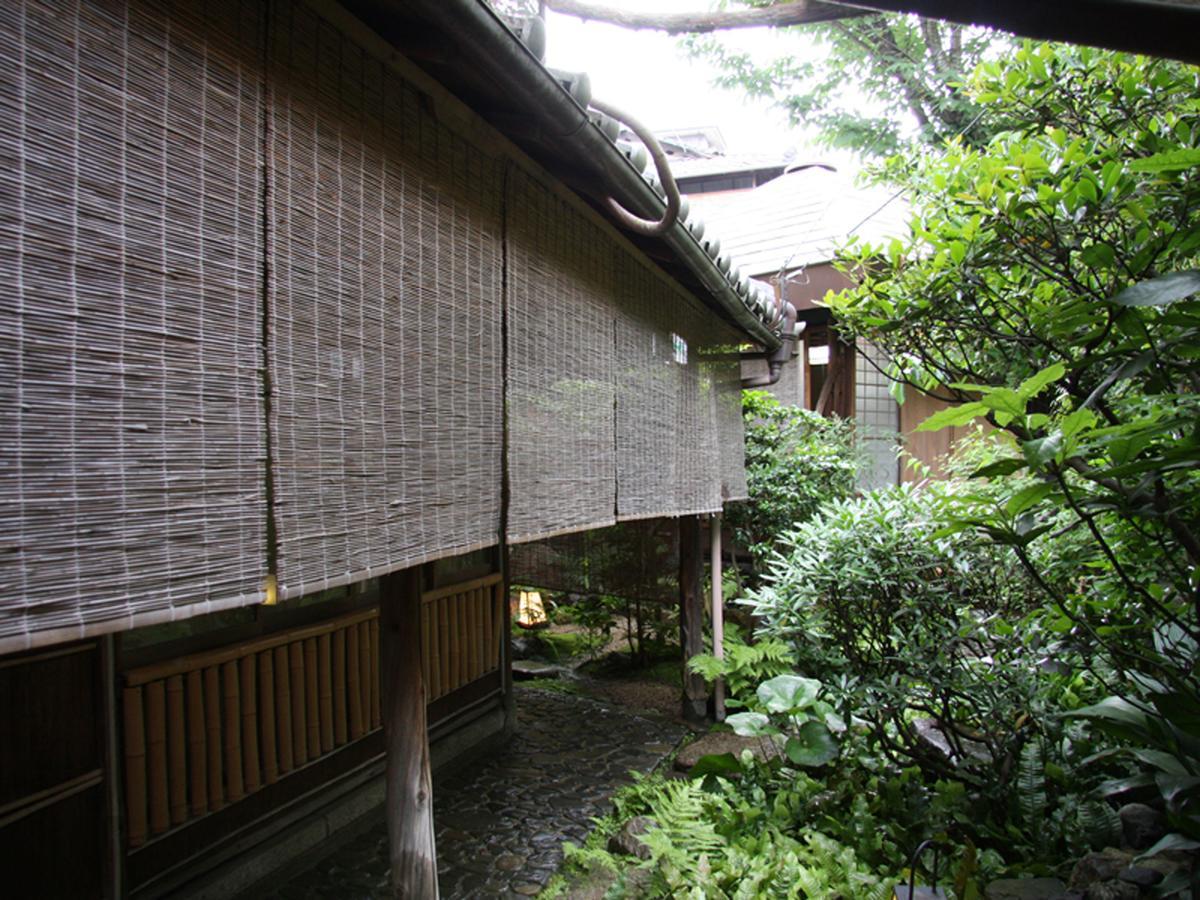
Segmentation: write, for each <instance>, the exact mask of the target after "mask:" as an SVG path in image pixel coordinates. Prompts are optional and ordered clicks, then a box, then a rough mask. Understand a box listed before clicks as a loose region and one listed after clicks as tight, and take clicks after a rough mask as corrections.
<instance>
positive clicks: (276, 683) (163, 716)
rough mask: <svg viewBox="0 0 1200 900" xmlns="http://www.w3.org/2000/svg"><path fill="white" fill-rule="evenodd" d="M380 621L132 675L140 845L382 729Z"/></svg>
mask: <svg viewBox="0 0 1200 900" xmlns="http://www.w3.org/2000/svg"><path fill="white" fill-rule="evenodd" d="M377 618H378V611H377V610H374V609H371V610H364V611H362V612H356V613H352V614H349V615H345V616H341V617H339V618H336V619H333V620H331V621H328V622H323V623H320V624H317V625H310V626H305V627H302V628H294V629H291V630H288V631H283V632H280V633H278V634H274V635H270V636H268V637H264V638H261V639H259V640H255V641H251V642H248V643H245V644H241V645H237V646H232V647H224V648H221V649H218V650H213V651H209V652H205V653H197V654H193V655H191V656H186V657H182V658H180V659H174V660H170V661H168V662H164V663H156V664H153V665H149V666H143V667H141V668H138V669H132V670H129V671H127V672H125V673H124V676H123V679H124V685H125V687H124V689H123V691H122V697H123V701H124V713H123V721H124V744H125V757H124V765H125V805H126V810H127V813H126V814H127V816H128V822H129V828H128V841H129V846H130V848H131V849H136V848H137V847H140V846H142V845H144V844H145V843H146V842H147V841H149V840H151V839H153V838H156V837H158V836H160V835H162V834H164V833H166V832H168V831H170V830H172V829H174V828H178V827H180V826H183V825H186V824H187V823H188V822H190V821H193V820H194V819H197V818H199V817H201V816H204V815H207V814H208V813H210V812H215V811H217V810H219V809H221V808H222V807H224V806H226V805H227V804H230V803H236V802H237V801H238V800H240V799H242V798H243V797H246V796H248V795H250V794H253V793H255V792H256V791H259V790H261V789H262V787H263V786H264V785H267V784H273V783H275V782H276V781H278V780H279V778H280V777H283V776H286V775H287V774H288V773H289V772H292V771H294V770H295V769H297V768H299V767H301V766H304V765H306V764H308V763H311V762H313V761H315V760H317V759H320V758H322V757H323V756H326V755H328V754H330V753H332V752H334V751H336V750H337V749H339V748H340V747H343V746H345V745H346V744H348V743H350V742H351V741H352V740H356V739H358V738H361V737H363V736H364V735H365V734H367V733H369V732H370V731H372V730H374V729H375V728H378V727H379V723H378V715H377V712H376V713H375V714H374V715H373V714H372V713H373V708H372V705H371V704H372V703H374V704H376V706H375V709H376V710H377V703H378V693H379V691H378V689H377V688H372V685H371V683H370V682H371V680H372V679H376V680H377V679H378V674H379V673H378V661H377V658H378V628H377V627H376V624H375V620H376V619H377ZM364 675H365V678H366V683H364V680H363V679H364ZM348 709H350V710H357V717H356V719H355V725H356V728H355V729H350V730H349V731H348V730H347V728H346V726H345V715H344V714H345V712H346V710H348ZM339 714H340V715H341V719H340V721H341V723H342V724H341V725H339V724H338V722H339V718H338V717H339Z"/></svg>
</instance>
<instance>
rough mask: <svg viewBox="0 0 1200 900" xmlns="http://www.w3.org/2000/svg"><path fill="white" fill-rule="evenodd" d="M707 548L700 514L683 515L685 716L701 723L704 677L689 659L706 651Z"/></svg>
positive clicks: (681, 612) (681, 574)
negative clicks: (692, 669)
mask: <svg viewBox="0 0 1200 900" xmlns="http://www.w3.org/2000/svg"><path fill="white" fill-rule="evenodd" d="M703 559H704V551H703V548H702V546H701V541H700V517H699V516H681V517H680V518H679V644H680V646H681V647H682V648H683V665H684V669H683V718H684V720H685V721H687V722H689V723H691V724H693V725H699V724H701V723H703V722H704V721H705V719H706V718H707V715H708V689H707V687H706V685H705V683H704V677H703V676H701V675H696V674H694V673H692V672H689V671H688V669H687V661H688V660H689V659H691V658H692V657H693V656H698V655H699V654H701V653H703V652H704V597H703V595H702V594H701V591H700V581H701V576H702V572H703V565H704V563H703Z"/></svg>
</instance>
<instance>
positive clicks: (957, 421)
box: [917, 401, 988, 431]
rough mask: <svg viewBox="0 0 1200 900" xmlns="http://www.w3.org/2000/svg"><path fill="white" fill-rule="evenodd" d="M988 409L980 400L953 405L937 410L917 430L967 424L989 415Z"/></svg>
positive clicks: (935, 429) (936, 429)
mask: <svg viewBox="0 0 1200 900" xmlns="http://www.w3.org/2000/svg"><path fill="white" fill-rule="evenodd" d="M987 411H988V408H987V407H986V406H984V405H983V404H982V403H979V402H978V401H976V402H973V403H963V404H960V405H959V406H951V407H949V408H948V409H942V410H938V411H937V412H935V413H934V414H933V415H932V416H930V417H929V418H928V419H926V420H925V421H924V422H922V423H921V424H920V425H918V426H917V431H940V430H941V429H943V428H949V427H950V426H952V425H966V424H968V423H970V422H971V421H973V420H974V419H976V418H978V417H979V416H983V415H987Z"/></svg>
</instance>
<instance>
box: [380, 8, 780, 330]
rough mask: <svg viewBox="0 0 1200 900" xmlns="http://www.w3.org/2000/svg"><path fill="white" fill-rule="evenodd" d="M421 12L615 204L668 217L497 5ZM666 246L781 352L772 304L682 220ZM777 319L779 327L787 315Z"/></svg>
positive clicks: (740, 320)
mask: <svg viewBox="0 0 1200 900" xmlns="http://www.w3.org/2000/svg"><path fill="white" fill-rule="evenodd" d="M417 10H419V11H420V14H421V16H422V18H424V19H426V20H428V21H429V22H432V23H434V24H435V25H437V26H438V28H439V29H440V30H441V31H442V32H443V33H444V34H446V35H449V36H451V37H453V39H454V40H455V41H456V42H457V43H459V44H460V45H461V46H462V49H463V50H464V51H465V53H464V56H465V57H466V58H469V59H470V60H471V61H472V64H473V65H474V66H476V67H478V69H479V70H480V71H481V72H482V73H483V74H484V75H486V76H487V77H488V78H489V79H491V81H492V82H493V83H494V84H495V85H496V87H497V88H498V89H499V90H500V91H501V92H502V93H504V94H506V95H508V96H511V97H515V98H519V100H520V101H521V106H522V107H523V108H525V109H527V110H528V113H529V115H530V117H531V118H532V119H533V121H534V122H535V123H536V125H537V127H538V129H539V130H540V131H541V132H542V133H543V134H544V135H545V136H547V137H549V138H551V139H552V140H553V141H554V143H555V145H556V147H558V148H561V149H562V150H564V151H567V152H568V153H569V155H570V157H571V158H575V159H579V160H582V161H587V162H591V163H593V164H594V165H596V166H598V167H599V169H600V173H601V174H602V175H603V176H604V178H605V181H606V185H605V187H606V189H607V191H608V192H609V193H610V194H611V195H612V196H613V199H615V200H616V201H618V202H619V203H620V204H621V205H622V206H624V207H625V208H626V209H629V210H632V211H634V212H636V213H638V214H640V215H643V216H646V217H648V218H660V217H661V216H662V212H663V209H664V206H665V204H664V202H663V200H662V198H660V197H659V195H658V194H657V193H656V192H655V191H654V189H653V188H652V187H651V185H650V184H649V183H647V182H646V181H645V180H644V179H643V178H642V175H641V173H640V172H638V171H637V169H635V168H634V166H633V165H632V163H631V162H630V161H629V159H628V158H627V157H626V156H625V155H624V154H623V153H622V152H621V151H620V149H619V148H618V147H617V146H616V144H614V143H612V142H611V141H610V140H609V139H608V137H606V136H605V134H604V133H603V132H602V131H601V130H600V128H599V127H598V126H597V125H596V124H594V123H593V122H592V120H591V119H590V118H589V116H588V112H587V110H586V109H585V108H584V107H583V106H581V105H580V104H579V102H578V101H576V99H575V98H573V97H572V96H571V95H570V93H568V91H567V90H566V89H565V88H564V86H563V85H562V84H560V82H559V81H558V80H557V79H556V78H555V77H554V76H553V75H552V74H551V73H550V72H549V71H548V70H547V69H546V68H545V67H544V66H543V65H542V64H541V62H539V61H538V59H537V57H536V56H534V55H533V53H531V52H530V50H529V49H528V48H526V46H525V45H524V44H523V43H521V42H520V41H519V40H517V39H516V38H515V36H514V35H513V33H512V32H511V31H510V30H509V28H508V26H507V25H505V24H504V22H502V21H501V20H500V18H499V17H498V16H497V15H496V14H495V13H494V12H493V11H492V10H491V8H490V7H488V6H486V5H484V3H482V2H481V0H408V2H406V3H405V4H404V12H405V14H407V15H411V14H412V12H413V11H417ZM600 199H601V200H603V199H604V197H601V198H600ZM661 240H662V241H663V243H665V244H666V245H667V246H668V247H670V248H671V250H672V251H674V253H675V254H676V255H677V256H678V257H679V258H680V259H681V260H682V261H683V262H684V263H685V264H686V265H687V267H688V268H689V269H690V270H691V271H692V273H693V274H694V275H695V276H696V277H697V279H698V280H699V281H700V283H701V285H702V286H703V287H704V289H705V290H706V291H708V293H709V294H710V296H711V297H712V298H713V300H714V301H715V303H716V305H717V306H718V307H719V308H720V309H721V310H722V311H723V312H724V313H725V314H726V315H727V316H728V317H729V318H730V319H731V320H732V321H733V322H734V323H736V324H737V326H738V327H739V328H741V329H742V331H744V332H745V333H746V334H747V335H749V336H750V337H751V338H752V339H753V340H754V341H756V342H757V343H759V344H761V345H763V347H765V348H766V349H768V350H776V349H778V348H779V347H780V345H781V344H782V339H781V336H780V334H778V333H777V332H776V331H775V330H773V329H772V328H771V325H770V324H769V323H768V322H767V321H765V320H764V319H765V317H766V316H768V315H769V310H768V307H767V304H766V303H765V302H764V301H763V298H762V297H760V296H758V295H757V294H756V293H755V291H754V289H753V288H752V287H751V286H750V285H749V282H748V279H744V278H740V279H737V280H736V284H737V286H736V287H735V284H732V283H730V281H729V280H727V279H726V277H725V275H723V274H722V272H721V269H720V268H718V265H717V262H716V260H714V259H713V258H712V257H710V256H709V254H708V253H707V252H705V249H704V248H703V247H702V246H701V245H700V242H699V241H698V240H697V239H696V237H695V236H694V235H693V234H692V232H691V230H690V229H689V228H688V227H687V225H686V224H685V223H684V222H683V221H677V222H676V223H675V224H674V225H673V226H672V227H671V228H670V229H669V230H668V231H667V232H666V233H665V234H664V235H663V236H662V238H661ZM710 246H711V243H710ZM718 246H719V245H718ZM773 318H774V319H776V320H777V321H778V320H779V319H780V318H781V317H780V316H779V315H775V316H774V317H773ZM780 324H781V323H780Z"/></svg>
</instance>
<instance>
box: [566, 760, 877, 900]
mask: <svg viewBox="0 0 1200 900" xmlns="http://www.w3.org/2000/svg"><path fill="white" fill-rule="evenodd" d="M744 765H745V769H744V770H743V771H742V772H741V773H740V774H741V777H740V778H738V779H737V780H736V781H734V780H724V779H719V780H716V781H715V782H707V783H706V782H704V781H701V780H693V781H674V780H671V781H668V780H665V779H662V778H658V777H651V778H646V779H639V780H638V781H637V782H636V783H635V784H634V785H633V786H632V787H631V788H628V789H626V790H625V791H623V792H621V793H620V794H618V796H617V797H616V798H615V799H614V804H615V806H616V808H617V812H616V814H615V815H614V817H613V818H611V819H607V820H603V821H602V822H601V823H600V826H599V828H598V833H599V834H602V835H607V834H611V833H612V832H613V831H615V830H616V828H617V825H618V823H619V822H620V821H623V820H624V819H625V818H628V817H630V816H633V815H645V816H649V817H650V818H651V819H652V820H653V822H654V825H653V826H652V827H651V828H650V829H649V830H648V831H647V833H646V834H645V835H643V836H642V841H643V843H644V844H645V845H646V846H647V848H648V849H649V850H650V859H649V860H647V861H646V862H645V863H642V864H641V867H642V868H643V869H645V870H647V871H648V873H649V876H650V877H649V879H633V878H628V879H621V880H619V881H618V883H617V885H616V886H615V888H614V890H612V891H610V893H609V896H612V897H625V896H637V897H647V898H658V897H688V898H692V897H694V898H715V897H725V898H744V900H751V898H776V897H778V898H813V900H818V898H819V900H834V898H844V900H851V898H853V900H859V898H862V900H874V898H879V900H883V898H886V897H888V896H889V892H890V886H889V885H888V884H887V882H886V881H885V880H884V879H883V878H881V877H880V876H879V875H877V874H876V873H874V872H873V871H872V870H871V869H870V867H868V866H866V865H864V864H863V862H862V861H861V860H860V859H859V858H858V856H857V855H856V854H855V852H854V850H853V849H852V848H851V847H848V846H846V845H844V844H842V843H841V842H839V841H837V840H834V839H832V838H830V837H829V836H827V835H825V834H822V833H820V832H817V831H810V832H807V833H805V834H804V835H803V836H797V830H796V825H797V814H798V813H799V812H800V806H799V800H798V796H797V795H796V794H795V793H793V792H791V791H789V790H787V789H786V787H785V782H783V781H778V782H771V781H769V779H767V780H764V778H766V775H765V773H764V772H762V771H760V770H758V769H756V764H754V763H753V762H750V761H748V762H746V763H745V764H744ZM567 855H568V859H569V860H570V862H571V863H572V865H575V866H584V867H586V866H597V865H598V866H605V867H618V868H619V867H620V866H621V865H622V862H623V863H624V865H625V866H629V865H632V864H633V861H630V860H626V861H618V860H616V859H614V858H613V857H612V856H611V855H610V854H608V853H607V851H604V850H602V849H601V848H600V839H598V838H595V837H594V838H592V839H589V842H588V846H587V847H585V848H584V849H582V850H580V849H576V848H571V849H570V850H569V851H568V854H567ZM635 881H636V882H637V883H638V884H639V885H640V887H637V888H634V887H632V886H631V885H632V884H633V883H634V882H635Z"/></svg>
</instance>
